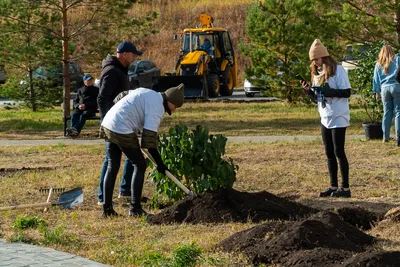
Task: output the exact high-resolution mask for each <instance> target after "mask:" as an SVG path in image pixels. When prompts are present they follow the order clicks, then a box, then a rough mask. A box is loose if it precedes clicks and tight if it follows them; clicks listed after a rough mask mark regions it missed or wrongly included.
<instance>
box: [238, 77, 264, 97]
mask: <svg viewBox="0 0 400 267" xmlns="http://www.w3.org/2000/svg"><path fill="white" fill-rule="evenodd" d="M243 87H244V93H245V94H246V96H247V97H253V96H254V95H255V94H256V93H260V92H261V91H262V90H265V89H266V88H263V87H260V86H255V85H253V84H251V83H250V82H249V80H247V79H245V80H244V85H243Z"/></svg>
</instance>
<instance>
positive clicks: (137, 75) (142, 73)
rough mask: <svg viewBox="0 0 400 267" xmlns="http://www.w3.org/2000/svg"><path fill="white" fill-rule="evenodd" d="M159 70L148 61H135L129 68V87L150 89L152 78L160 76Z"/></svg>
mask: <svg viewBox="0 0 400 267" xmlns="http://www.w3.org/2000/svg"><path fill="white" fill-rule="evenodd" d="M160 75H161V74H160V69H159V68H157V67H156V65H155V64H154V63H153V62H152V61H150V60H135V61H134V62H133V63H132V64H131V65H130V67H129V71H128V76H129V86H130V88H131V89H136V88H138V87H145V88H151V87H152V77H153V76H160Z"/></svg>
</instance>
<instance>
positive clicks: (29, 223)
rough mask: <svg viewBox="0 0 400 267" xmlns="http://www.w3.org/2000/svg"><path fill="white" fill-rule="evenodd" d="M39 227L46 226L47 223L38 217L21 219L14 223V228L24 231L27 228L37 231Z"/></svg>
mask: <svg viewBox="0 0 400 267" xmlns="http://www.w3.org/2000/svg"><path fill="white" fill-rule="evenodd" d="M39 225H45V222H44V221H43V220H42V219H40V218H39V217H37V216H34V217H19V218H17V219H16V220H15V221H14V223H13V225H12V227H13V228H15V229H19V230H23V229H27V228H32V229H35V228H37V227H38V226H39Z"/></svg>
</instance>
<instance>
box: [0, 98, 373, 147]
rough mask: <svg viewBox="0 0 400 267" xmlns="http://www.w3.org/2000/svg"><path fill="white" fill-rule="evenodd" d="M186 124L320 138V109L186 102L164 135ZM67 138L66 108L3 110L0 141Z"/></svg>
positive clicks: (92, 126) (86, 133) (92, 128)
mask: <svg viewBox="0 0 400 267" xmlns="http://www.w3.org/2000/svg"><path fill="white" fill-rule="evenodd" d="M365 120H367V118H366V115H365V112H364V111H363V110H362V109H360V108H358V107H357V106H356V105H354V106H352V107H351V126H350V127H349V128H348V132H347V133H348V134H363V129H362V127H361V123H362V122H363V121H365ZM179 122H183V123H185V124H186V125H188V127H190V128H194V127H195V126H196V125H203V126H205V127H208V128H209V130H210V132H212V133H222V134H225V135H226V136H234V135H241V136H246V135H319V131H320V130H319V114H318V111H317V109H316V107H315V106H314V105H313V106H305V105H288V104H285V103H282V102H269V103H223V102H219V103H209V102H207V103H185V105H184V106H183V107H182V108H180V109H178V111H177V112H176V113H174V114H173V115H172V116H168V115H166V118H165V119H164V120H163V122H162V124H161V127H160V133H165V132H167V131H168V129H169V128H171V127H173V126H175V125H176V124H178V123H179ZM98 128H99V121H88V122H87V124H86V125H85V128H84V130H83V131H82V137H83V138H84V137H88V138H96V137H97V136H98ZM62 135H63V123H62V109H61V108H56V109H54V110H50V111H42V112H35V113H33V112H30V111H26V110H19V109H12V110H5V109H0V139H43V138H44V139H48V138H55V137H59V136H62Z"/></svg>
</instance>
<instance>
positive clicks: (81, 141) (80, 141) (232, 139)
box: [0, 135, 365, 146]
mask: <svg viewBox="0 0 400 267" xmlns="http://www.w3.org/2000/svg"><path fill="white" fill-rule="evenodd" d="M227 138H228V143H244V142H253V143H262V142H279V141H285V142H296V141H312V140H322V138H321V136H320V135H294V136H290V135H276V136H272V135H268V136H227ZM346 139H348V140H351V139H360V140H362V139H364V140H365V136H364V135H346ZM59 144H63V145H101V144H104V139H87V138H76V139H71V138H56V139H42V140H36V139H35V140H5V139H0V146H46V145H59Z"/></svg>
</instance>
